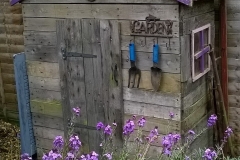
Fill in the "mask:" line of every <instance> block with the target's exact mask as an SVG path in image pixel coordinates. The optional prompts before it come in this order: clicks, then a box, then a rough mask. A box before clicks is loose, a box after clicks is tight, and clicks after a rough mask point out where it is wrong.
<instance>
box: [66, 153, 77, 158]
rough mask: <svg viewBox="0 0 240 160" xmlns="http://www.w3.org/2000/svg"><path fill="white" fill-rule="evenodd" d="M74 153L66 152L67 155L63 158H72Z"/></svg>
mask: <svg viewBox="0 0 240 160" xmlns="http://www.w3.org/2000/svg"><path fill="white" fill-rule="evenodd" d="M74 157H75V156H74V154H73V153H71V152H68V153H67V157H66V159H65V160H73V159H74Z"/></svg>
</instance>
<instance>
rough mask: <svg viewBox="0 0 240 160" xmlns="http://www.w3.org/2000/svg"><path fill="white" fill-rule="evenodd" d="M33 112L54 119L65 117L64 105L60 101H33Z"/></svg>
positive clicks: (31, 102)
mask: <svg viewBox="0 0 240 160" xmlns="http://www.w3.org/2000/svg"><path fill="white" fill-rule="evenodd" d="M30 104H31V105H30V106H31V112H33V113H37V114H43V115H48V116H54V117H60V118H62V117H63V112H62V105H61V103H60V102H59V101H51V102H46V101H40V100H31V101H30Z"/></svg>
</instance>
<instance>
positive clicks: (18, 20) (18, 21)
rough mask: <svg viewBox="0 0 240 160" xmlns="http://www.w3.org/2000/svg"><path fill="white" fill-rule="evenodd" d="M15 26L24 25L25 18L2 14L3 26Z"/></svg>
mask: <svg viewBox="0 0 240 160" xmlns="http://www.w3.org/2000/svg"><path fill="white" fill-rule="evenodd" d="M3 22H4V24H15V25H22V24H23V16H22V14H4V15H2V14H0V23H1V24H2V23H3Z"/></svg>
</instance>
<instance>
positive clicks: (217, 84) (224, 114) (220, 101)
mask: <svg viewBox="0 0 240 160" xmlns="http://www.w3.org/2000/svg"><path fill="white" fill-rule="evenodd" d="M209 46H210V51H209V52H208V53H209V56H210V57H211V61H212V67H213V73H214V78H215V80H216V86H217V91H218V94H219V104H220V105H221V107H222V108H221V109H222V111H223V118H224V123H225V126H229V123H228V117H227V111H226V107H225V105H226V104H225V103H224V97H223V92H222V87H221V82H220V78H219V75H218V69H217V63H216V57H215V54H214V52H213V49H212V46H211V45H209ZM228 144H229V147H230V152H231V154H232V156H233V154H234V152H233V145H232V139H231V137H229V138H228Z"/></svg>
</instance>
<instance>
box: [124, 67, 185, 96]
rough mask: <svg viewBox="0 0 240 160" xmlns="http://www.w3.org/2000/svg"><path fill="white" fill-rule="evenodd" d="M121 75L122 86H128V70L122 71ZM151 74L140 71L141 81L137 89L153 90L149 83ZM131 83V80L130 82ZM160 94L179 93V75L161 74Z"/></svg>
mask: <svg viewBox="0 0 240 160" xmlns="http://www.w3.org/2000/svg"><path fill="white" fill-rule="evenodd" d="M122 75H123V86H124V87H127V86H128V78H129V76H128V69H123V70H122ZM150 77H151V72H150V71H141V79H140V84H139V88H141V89H147V90H153V87H152V83H151V78H150ZM130 83H131V84H132V83H133V80H131V81H130ZM159 91H161V92H166V93H168V92H170V93H181V83H180V74H170V73H162V79H161V85H160V87H159Z"/></svg>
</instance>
